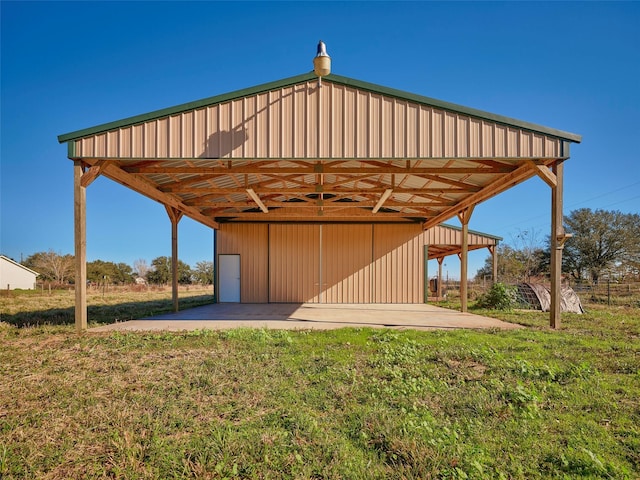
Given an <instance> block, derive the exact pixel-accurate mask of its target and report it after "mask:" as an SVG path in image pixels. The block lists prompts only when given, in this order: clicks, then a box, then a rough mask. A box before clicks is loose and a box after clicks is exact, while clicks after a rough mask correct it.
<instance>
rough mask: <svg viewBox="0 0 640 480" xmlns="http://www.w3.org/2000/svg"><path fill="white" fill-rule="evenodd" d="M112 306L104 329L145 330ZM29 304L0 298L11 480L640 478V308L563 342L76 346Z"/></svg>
mask: <svg viewBox="0 0 640 480" xmlns="http://www.w3.org/2000/svg"><path fill="white" fill-rule="evenodd" d="M181 295H182V294H181ZM198 296H199V295H198V294H197V293H195V292H194V297H196V300H194V302H196V303H197V302H198V301H202V300H203V298H199V299H198V298H197V297H198ZM145 298H147V297H145ZM70 301H71V305H72V303H73V298H71V300H70ZM100 301H101V300H100V298H95V299H93V300H92V299H90V302H89V303H90V313H89V317H90V321H91V320H92V318H93V319H94V321H95V319H97V321H98V322H107V321H109V318H111V321H113V319H114V318H120V319H123V318H127V316H136V315H138V314H137V313H131V310H130V309H131V308H139V307H133V306H132V302H133V301H134V300H131V299H129V300H123V301H122V302H118V301H117V300H116V299H113V300H112V301H109V302H106V301H103V304H102V305H101V306H99V305H96V303H92V302H100ZM148 301H149V302H157V303H154V305H153V308H150V307H151V306H152V305H147V306H146V307H149V311H150V312H151V311H152V313H155V312H156V311H157V310H158V309H160V310H162V309H163V308H168V309H170V300H169V299H167V298H165V299H157V300H148ZM16 303H19V299H17V298H1V299H0V308H1V310H0V311H1V312H2V320H3V322H4V323H0V347H1V349H0V478H2V479H3V480H4V479H18V478H36V479H39V478H47V479H57V478H60V479H62V478H65V479H66V478H126V479H143V478H144V479H171V478H274V479H280V478H363V479H365V478H366V479H370V478H372V479H375V478H380V479H383V478H384V479H386V478H407V479H411V478H421V479H425V478H439V479H466V478H470V479H475V478H478V479H483V478H487V479H494V478H498V479H500V478H504V479H532V478H585V479H586V478H612V479H625V478H628V479H637V478H640V308H638V306H637V304H636V306H615V307H605V306H598V305H593V306H588V312H587V313H586V314H585V315H569V314H565V315H563V327H562V329H560V330H559V331H551V330H549V329H548V328H547V327H546V325H547V323H548V314H543V313H536V312H520V311H518V312H510V313H496V312H490V313H489V312H484V311H476V313H481V314H489V315H492V316H497V317H499V318H501V319H504V320H508V321H512V322H517V323H521V324H524V325H527V326H528V327H529V328H527V329H521V330H513V331H482V332H481V331H470V330H458V331H433V332H418V331H402V332H400V331H392V330H382V329H380V330H378V329H368V328H363V329H342V330H332V331H325V332H318V331H313V332H309V331H296V332H291V331H272V330H261V329H257V330H250V329H237V330H230V331H226V332H218V331H196V332H185V333H153V334H151V333H125V334H123V333H110V334H84V335H77V334H76V333H75V332H74V327H73V325H72V322H73V320H72V318H71V319H68V320H64V319H63V318H62V317H57V316H52V317H50V318H49V320H51V321H49V323H51V324H54V325H40V326H32V327H24V326H22V325H25V324H37V323H42V322H40V321H38V318H40V317H39V316H42V315H43V314H42V313H41V312H47V311H48V309H49V307H47V306H46V305H45V306H42V305H40V306H31V307H26V306H23V307H16ZM36 303H37V302H36ZM41 303H46V302H44V301H43V302H41ZM123 305H124V306H123ZM127 305H128V306H127ZM56 308H59V309H61V310H65V309H66V308H68V305H65V304H64V302H60V305H59V306H58V307H56ZM92 308H93V315H92V310H91V309H92ZM28 309H31V312H32V313H29V312H28ZM16 310H21V311H16ZM34 312H35V313H34ZM38 312H40V313H38ZM26 318H29V321H23V320H24V319H26ZM7 320H8V321H7ZM45 320H46V319H45ZM45 323H46V322H45ZM57 323H60V324H61V325H55V324H57Z"/></svg>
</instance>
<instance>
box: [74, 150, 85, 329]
mask: <svg viewBox="0 0 640 480" xmlns="http://www.w3.org/2000/svg"><path fill="white" fill-rule="evenodd" d="M82 175H83V165H82V162H81V161H79V160H75V161H74V162H73V220H74V243H75V323H76V331H77V332H78V333H82V332H84V331H86V330H87V189H86V187H83V186H82Z"/></svg>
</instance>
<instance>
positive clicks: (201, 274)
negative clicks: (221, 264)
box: [193, 261, 214, 285]
mask: <svg viewBox="0 0 640 480" xmlns="http://www.w3.org/2000/svg"><path fill="white" fill-rule="evenodd" d="M213 278H214V277H213V262H207V261H203V262H198V263H196V268H195V270H194V271H193V279H194V281H195V282H197V283H199V284H201V285H213Z"/></svg>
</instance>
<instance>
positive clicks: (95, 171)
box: [80, 160, 108, 188]
mask: <svg viewBox="0 0 640 480" xmlns="http://www.w3.org/2000/svg"><path fill="white" fill-rule="evenodd" d="M107 162H108V160H98V161H97V162H96V163H95V164H94V165H92V166H91V167H90V168H89V170H87V171H86V172H84V174H83V175H82V179H81V180H80V183H81V185H82V186H83V187H85V188H86V187H88V186H89V185H91V183H93V181H94V180H95V179H96V178H98V176H99V175H100V174H101V173H102V170H103V169H104V166H105V165H106V164H107Z"/></svg>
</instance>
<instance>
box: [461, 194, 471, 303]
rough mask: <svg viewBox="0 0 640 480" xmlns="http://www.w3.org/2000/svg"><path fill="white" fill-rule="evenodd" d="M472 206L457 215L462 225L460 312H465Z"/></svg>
mask: <svg viewBox="0 0 640 480" xmlns="http://www.w3.org/2000/svg"><path fill="white" fill-rule="evenodd" d="M473 208H474V207H473V206H471V207H468V208H466V209H465V210H464V211H462V212H460V213H459V214H458V218H459V219H460V223H462V247H461V249H460V311H461V312H463V313H464V312H466V311H467V301H468V292H467V277H468V268H469V220H471V214H472V213H473Z"/></svg>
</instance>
